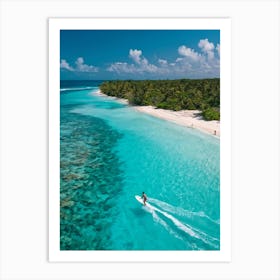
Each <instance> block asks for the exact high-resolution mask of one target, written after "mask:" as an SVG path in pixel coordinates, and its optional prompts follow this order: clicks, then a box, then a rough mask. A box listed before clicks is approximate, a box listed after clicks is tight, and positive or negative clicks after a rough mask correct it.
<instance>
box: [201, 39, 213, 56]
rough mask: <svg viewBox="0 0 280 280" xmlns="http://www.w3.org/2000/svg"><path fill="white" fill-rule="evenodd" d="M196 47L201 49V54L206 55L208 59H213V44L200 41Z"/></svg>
mask: <svg viewBox="0 0 280 280" xmlns="http://www.w3.org/2000/svg"><path fill="white" fill-rule="evenodd" d="M198 46H199V47H200V48H201V50H202V52H204V53H206V54H207V56H208V59H213V58H214V48H215V47H214V44H213V43H211V42H209V41H208V39H203V40H200V41H199V43H198Z"/></svg>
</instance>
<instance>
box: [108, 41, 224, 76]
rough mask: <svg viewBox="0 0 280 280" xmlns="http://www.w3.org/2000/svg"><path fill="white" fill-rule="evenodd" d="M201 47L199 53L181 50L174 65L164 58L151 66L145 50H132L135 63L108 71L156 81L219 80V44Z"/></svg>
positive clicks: (116, 65)
mask: <svg viewBox="0 0 280 280" xmlns="http://www.w3.org/2000/svg"><path fill="white" fill-rule="evenodd" d="M198 47H199V50H200V51H195V50H194V49H191V48H189V47H188V46H185V45H182V46H179V47H178V49H177V51H178V54H179V57H177V58H175V59H174V60H173V61H168V60H166V59H164V58H160V59H158V60H157V62H156V63H155V64H152V63H150V62H149V61H148V59H147V58H145V57H144V56H143V52H142V50H138V49H134V50H133V49H130V50H129V58H130V59H131V60H132V62H131V63H128V62H115V63H112V64H111V65H110V66H109V67H108V68H107V71H110V72H116V73H117V74H132V75H135V74H140V75H142V76H143V77H156V78H182V77H189V78H211V77H219V73H220V60H219V56H218V55H216V57H215V50H216V51H217V52H218V53H219V44H217V46H216V48H215V46H214V44H213V43H211V42H209V41H208V39H201V40H200V41H199V42H198Z"/></svg>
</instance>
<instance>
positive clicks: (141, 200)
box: [135, 195, 151, 207]
mask: <svg viewBox="0 0 280 280" xmlns="http://www.w3.org/2000/svg"><path fill="white" fill-rule="evenodd" d="M135 198H136V200H137V201H138V202H140V203H141V204H142V205H144V202H143V199H142V198H141V196H139V195H135ZM146 206H150V207H151V205H150V204H149V203H148V202H147V201H146Z"/></svg>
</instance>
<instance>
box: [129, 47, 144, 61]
mask: <svg viewBox="0 0 280 280" xmlns="http://www.w3.org/2000/svg"><path fill="white" fill-rule="evenodd" d="M141 55H142V51H141V50H136V49H135V50H132V49H130V50H129V57H130V58H132V60H133V61H134V62H136V63H137V64H140V63H141V58H140V56H141Z"/></svg>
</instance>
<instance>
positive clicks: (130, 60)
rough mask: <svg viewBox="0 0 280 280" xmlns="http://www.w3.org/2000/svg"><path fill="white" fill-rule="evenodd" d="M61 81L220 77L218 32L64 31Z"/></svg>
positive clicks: (61, 35) (61, 50)
mask: <svg viewBox="0 0 280 280" xmlns="http://www.w3.org/2000/svg"><path fill="white" fill-rule="evenodd" d="M60 75H61V76H60V78H61V80H69V79H75V80H87V79H94V80H106V79H179V78H190V79H192V78H214V77H219V76H220V32H219V30H61V32H60Z"/></svg>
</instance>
